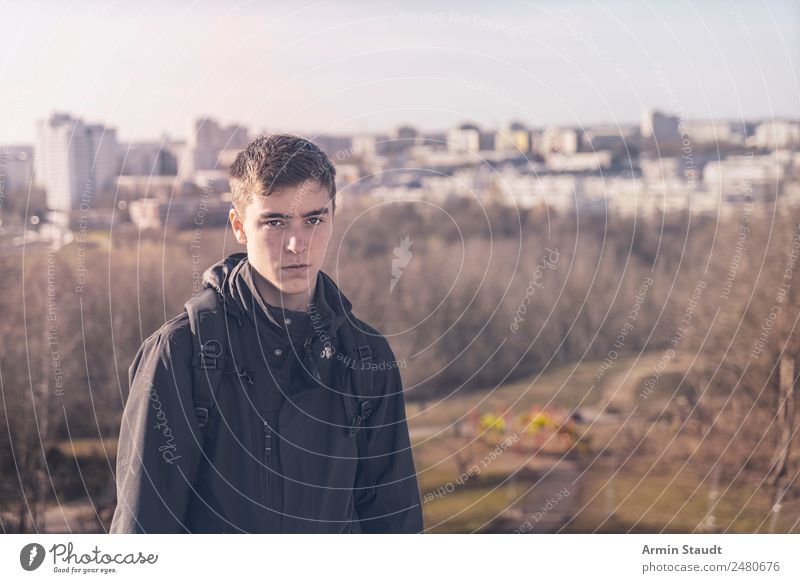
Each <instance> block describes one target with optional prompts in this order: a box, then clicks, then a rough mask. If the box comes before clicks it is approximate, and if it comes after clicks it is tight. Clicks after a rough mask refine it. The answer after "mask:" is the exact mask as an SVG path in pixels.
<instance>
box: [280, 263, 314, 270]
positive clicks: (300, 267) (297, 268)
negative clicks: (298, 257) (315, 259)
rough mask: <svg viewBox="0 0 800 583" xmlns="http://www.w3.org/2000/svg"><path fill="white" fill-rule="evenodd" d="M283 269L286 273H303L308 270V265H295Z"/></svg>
mask: <svg viewBox="0 0 800 583" xmlns="http://www.w3.org/2000/svg"><path fill="white" fill-rule="evenodd" d="M283 269H285V270H287V271H304V270H306V269H308V263H298V264H296V265H285V266H284V267H283Z"/></svg>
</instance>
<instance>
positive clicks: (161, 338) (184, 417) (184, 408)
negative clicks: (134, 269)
mask: <svg viewBox="0 0 800 583" xmlns="http://www.w3.org/2000/svg"><path fill="white" fill-rule="evenodd" d="M181 339H182V340H183V342H181V341H180V340H181ZM188 342H191V336H189V337H188ZM188 342H187V341H186V338H185V336H184V337H183V338H181V335H179V334H178V332H173V333H171V334H167V333H166V332H164V331H163V329H162V331H159V332H157V333H156V334H154V335H153V336H151V337H150V338H148V339H147V340H146V341H145V342H144V344H142V346H141V348H140V349H139V351H138V353H137V354H136V357H135V358H134V361H133V364H132V365H131V367H130V369H129V371H128V377H129V383H130V393H129V395H128V401H127V403H126V404H125V409H124V412H123V414H122V422H121V425H120V434H119V442H118V447H117V475H116V480H117V507H116V509H115V511H114V517H113V519H112V521H111V533H180V532H186V529H185V528H184V525H183V523H184V519H185V516H186V510H187V506H188V503H189V499H190V494H191V493H192V486H191V485H192V484H193V482H194V478H195V476H196V473H197V468H198V465H199V461H200V457H201V455H202V454H201V447H200V444H199V435H200V430H199V427H198V425H197V418H196V416H195V411H194V405H193V402H192V369H191V362H190V359H191V345H190V344H189V343H188Z"/></svg>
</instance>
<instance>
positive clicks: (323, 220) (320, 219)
mask: <svg viewBox="0 0 800 583" xmlns="http://www.w3.org/2000/svg"><path fill="white" fill-rule="evenodd" d="M308 220H309V221H319V222H317V223H311V224H312V225H319V224H322V223H324V222H325V219H323V218H322V217H311V218H310V219H308Z"/></svg>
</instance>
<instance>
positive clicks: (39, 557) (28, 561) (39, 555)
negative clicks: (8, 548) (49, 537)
mask: <svg viewBox="0 0 800 583" xmlns="http://www.w3.org/2000/svg"><path fill="white" fill-rule="evenodd" d="M44 555H45V552H44V547H43V546H42V545H40V544H39V543H30V544H27V545H25V546H24V547H22V550H21V551H20V552H19V564H20V565H22V568H23V569H25V570H26V571H35V570H36V569H38V568H39V567H40V566H41V565H42V563H43V562H44Z"/></svg>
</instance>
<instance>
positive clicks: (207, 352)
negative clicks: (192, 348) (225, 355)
mask: <svg viewBox="0 0 800 583" xmlns="http://www.w3.org/2000/svg"><path fill="white" fill-rule="evenodd" d="M220 356H222V343H220V341H219V340H206V341H205V342H203V344H201V345H200V360H199V365H200V368H203V369H216V368H218V367H217V359H218V358H219V357H220Z"/></svg>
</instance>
